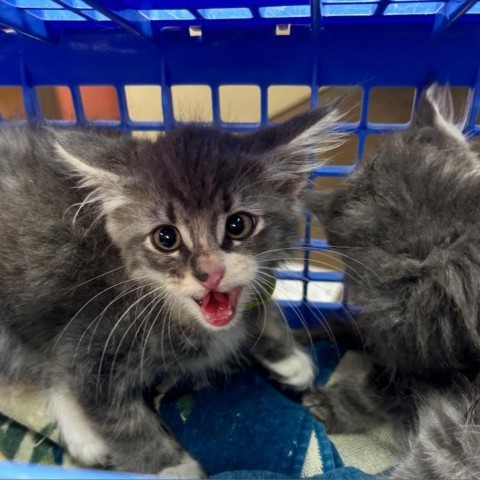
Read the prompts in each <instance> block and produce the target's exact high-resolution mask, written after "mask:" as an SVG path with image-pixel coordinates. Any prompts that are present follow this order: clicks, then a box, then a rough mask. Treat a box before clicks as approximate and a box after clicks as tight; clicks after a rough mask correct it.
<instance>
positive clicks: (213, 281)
mask: <svg viewBox="0 0 480 480" xmlns="http://www.w3.org/2000/svg"><path fill="white" fill-rule="evenodd" d="M207 275H208V276H207V279H206V280H205V281H204V282H202V285H203V286H204V287H205V288H208V289H209V290H215V289H216V288H217V287H218V285H219V283H220V282H221V281H222V278H223V276H224V275H225V269H224V268H220V269H218V270H214V271H213V272H209V273H207Z"/></svg>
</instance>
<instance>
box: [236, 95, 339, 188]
mask: <svg viewBox="0 0 480 480" xmlns="http://www.w3.org/2000/svg"><path fill="white" fill-rule="evenodd" d="M338 103H339V102H335V103H333V104H330V105H328V106H325V107H321V108H316V109H313V110H310V111H308V112H306V113H302V114H300V115H298V116H296V117H294V118H292V119H290V120H288V121H286V122H284V123H282V124H279V125H275V126H272V127H265V128H262V129H260V130H259V131H257V132H255V133H253V134H250V135H247V136H245V137H244V138H243V140H242V141H244V142H245V145H246V146H247V150H248V151H249V153H253V154H255V155H259V156H261V158H262V162H263V163H264V166H265V168H266V169H267V174H268V176H269V178H270V181H271V182H272V183H273V184H274V188H275V190H277V191H279V192H281V193H283V194H286V195H293V196H298V195H299V194H300V192H301V191H302V190H303V189H304V187H305V185H306V182H307V178H308V172H310V171H311V170H312V168H314V167H315V166H318V165H319V164H320V163H321V162H319V161H318V159H316V157H317V156H318V155H320V154H324V153H326V152H328V151H330V150H332V149H334V148H335V147H338V146H339V145H340V144H341V143H342V134H341V133H340V132H339V131H338V128H337V126H338V121H339V120H340V118H341V115H340V113H339V111H338V109H337V107H338Z"/></svg>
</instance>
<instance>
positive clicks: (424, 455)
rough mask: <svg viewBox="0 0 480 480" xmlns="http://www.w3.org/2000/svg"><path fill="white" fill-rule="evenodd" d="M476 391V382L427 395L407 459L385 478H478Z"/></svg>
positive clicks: (478, 401)
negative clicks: (453, 390)
mask: <svg viewBox="0 0 480 480" xmlns="http://www.w3.org/2000/svg"><path fill="white" fill-rule="evenodd" d="M479 393H480V390H479V388H478V382H476V385H470V386H468V387H467V388H462V389H461V391H457V392H455V393H453V392H451V393H449V394H445V393H439V392H437V393H434V394H432V395H430V396H429V398H428V399H427V402H426V403H425V404H424V405H423V406H422V407H421V408H420V411H419V427H418V433H417V435H416V437H415V438H414V440H413V441H412V442H411V443H412V444H411V449H410V451H409V453H408V455H407V457H406V459H405V460H404V461H403V462H402V463H401V464H400V465H398V466H397V467H395V468H394V470H393V471H392V472H391V473H390V474H389V475H387V476H386V477H385V480H387V479H388V480H420V479H421V480H424V479H429V480H430V479H436V480H459V479H465V480H467V479H469V480H470V479H480V395H479Z"/></svg>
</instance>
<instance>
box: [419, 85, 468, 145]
mask: <svg viewBox="0 0 480 480" xmlns="http://www.w3.org/2000/svg"><path fill="white" fill-rule="evenodd" d="M454 122H455V118H454V109H453V100H452V93H451V91H450V89H449V88H448V87H446V86H440V85H438V84H437V83H434V84H432V85H430V86H429V87H428V88H426V89H425V90H424V91H423V92H422V95H421V97H420V100H419V102H418V108H417V111H416V112H415V115H414V118H413V125H414V126H417V127H435V128H438V129H440V130H442V132H444V133H446V134H448V135H450V136H451V137H453V138H455V139H457V140H459V141H461V142H465V141H466V139H465V137H464V136H463V134H462V125H460V126H458V125H456V124H455V123H454Z"/></svg>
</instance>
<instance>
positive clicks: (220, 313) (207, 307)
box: [195, 287, 242, 327]
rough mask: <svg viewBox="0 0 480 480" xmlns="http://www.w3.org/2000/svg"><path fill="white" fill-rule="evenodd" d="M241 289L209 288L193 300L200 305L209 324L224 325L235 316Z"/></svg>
mask: <svg viewBox="0 0 480 480" xmlns="http://www.w3.org/2000/svg"><path fill="white" fill-rule="evenodd" d="M241 290H242V288H241V287H237V288H234V289H233V290H231V291H230V292H218V291H216V290H211V291H210V292H208V293H207V294H206V295H205V296H204V297H203V298H201V299H200V300H195V302H196V303H197V304H198V305H199V306H200V309H201V310H202V313H203V318H204V319H205V321H206V322H207V323H208V324H209V325H213V326H214V327H224V326H225V325H228V324H229V323H230V322H231V321H232V320H233V318H234V317H235V313H236V311H237V303H238V297H239V296H240V292H241Z"/></svg>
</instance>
